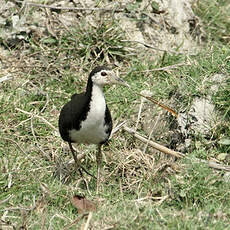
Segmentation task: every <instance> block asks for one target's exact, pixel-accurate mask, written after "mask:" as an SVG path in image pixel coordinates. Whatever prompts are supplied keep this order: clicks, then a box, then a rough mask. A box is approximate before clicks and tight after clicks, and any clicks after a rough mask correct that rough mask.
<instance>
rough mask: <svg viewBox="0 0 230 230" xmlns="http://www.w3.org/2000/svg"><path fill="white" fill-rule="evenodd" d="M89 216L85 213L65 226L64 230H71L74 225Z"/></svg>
mask: <svg viewBox="0 0 230 230" xmlns="http://www.w3.org/2000/svg"><path fill="white" fill-rule="evenodd" d="M87 215H88V213H84V214H81V215H80V216H79V217H78V218H77V219H75V220H74V221H73V222H72V223H70V224H68V225H66V226H64V228H63V230H67V229H70V227H72V226H73V225H75V224H77V223H78V222H79V221H80V220H81V219H83V218H84V217H86V216H87Z"/></svg>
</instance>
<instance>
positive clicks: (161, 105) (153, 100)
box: [133, 91, 178, 117]
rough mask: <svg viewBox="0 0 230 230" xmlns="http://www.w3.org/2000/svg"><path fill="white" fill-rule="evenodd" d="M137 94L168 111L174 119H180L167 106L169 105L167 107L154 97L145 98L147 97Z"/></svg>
mask: <svg viewBox="0 0 230 230" xmlns="http://www.w3.org/2000/svg"><path fill="white" fill-rule="evenodd" d="M133 92H134V91H133ZM134 93H136V92H134ZM136 94H137V95H140V96H142V97H144V98H146V99H148V100H149V101H151V102H153V103H154V104H156V105H159V106H160V107H161V108H163V109H165V110H167V111H168V112H170V113H171V114H172V115H173V116H174V117H178V114H177V113H176V112H175V111H174V110H173V109H171V108H170V107H169V106H167V105H165V104H163V103H161V102H159V101H157V100H155V99H153V98H152V97H148V96H145V95H143V94H141V93H136Z"/></svg>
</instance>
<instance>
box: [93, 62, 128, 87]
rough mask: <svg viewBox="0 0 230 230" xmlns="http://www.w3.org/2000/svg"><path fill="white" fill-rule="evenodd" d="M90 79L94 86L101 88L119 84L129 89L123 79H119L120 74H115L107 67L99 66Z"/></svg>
mask: <svg viewBox="0 0 230 230" xmlns="http://www.w3.org/2000/svg"><path fill="white" fill-rule="evenodd" d="M89 77H90V78H91V80H92V82H93V83H94V84H97V85H99V86H104V85H112V84H119V85H124V86H127V87H129V85H128V84H127V83H126V82H125V81H124V80H123V79H121V78H119V77H118V73H115V72H114V71H112V70H111V69H109V68H108V67H105V66H98V67H96V68H94V69H93V70H92V71H91V73H90V75H89Z"/></svg>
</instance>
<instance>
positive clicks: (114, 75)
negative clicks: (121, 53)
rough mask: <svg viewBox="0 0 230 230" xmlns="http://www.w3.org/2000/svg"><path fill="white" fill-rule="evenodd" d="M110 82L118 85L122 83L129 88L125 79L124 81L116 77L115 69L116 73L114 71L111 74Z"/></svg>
mask: <svg viewBox="0 0 230 230" xmlns="http://www.w3.org/2000/svg"><path fill="white" fill-rule="evenodd" d="M111 83H113V84H119V85H124V86H126V87H128V88H130V86H129V84H128V83H127V82H126V81H124V80H123V79H121V78H119V77H118V71H117V73H116V74H115V73H114V74H113V76H112V82H111Z"/></svg>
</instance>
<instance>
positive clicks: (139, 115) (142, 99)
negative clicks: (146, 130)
mask: <svg viewBox="0 0 230 230" xmlns="http://www.w3.org/2000/svg"><path fill="white" fill-rule="evenodd" d="M143 104H144V98H143V97H142V98H141V103H140V106H139V111H138V115H137V121H136V126H135V131H137V128H138V125H139V122H140V119H141V111H142V107H143Z"/></svg>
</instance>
